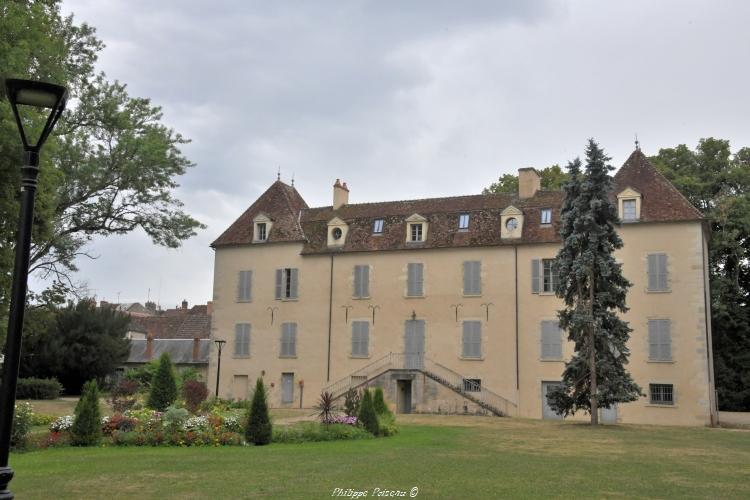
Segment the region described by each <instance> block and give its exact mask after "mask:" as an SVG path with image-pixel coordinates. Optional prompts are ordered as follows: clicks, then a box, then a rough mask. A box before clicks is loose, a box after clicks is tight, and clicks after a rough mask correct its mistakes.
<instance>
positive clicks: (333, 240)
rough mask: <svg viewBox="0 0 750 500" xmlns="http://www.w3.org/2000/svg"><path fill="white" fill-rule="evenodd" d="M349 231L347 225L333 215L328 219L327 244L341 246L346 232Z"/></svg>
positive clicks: (344, 240)
mask: <svg viewBox="0 0 750 500" xmlns="http://www.w3.org/2000/svg"><path fill="white" fill-rule="evenodd" d="M348 232H349V225H348V224H347V223H346V222H345V221H344V220H343V219H340V218H339V217H334V218H333V219H331V220H329V221H328V238H327V240H328V241H327V242H328V246H329V247H342V246H344V244H345V242H346V234H347V233H348Z"/></svg>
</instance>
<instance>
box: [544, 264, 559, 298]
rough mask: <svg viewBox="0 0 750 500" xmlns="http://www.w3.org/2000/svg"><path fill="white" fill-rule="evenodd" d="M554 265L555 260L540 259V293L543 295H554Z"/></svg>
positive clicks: (555, 277) (555, 285)
mask: <svg viewBox="0 0 750 500" xmlns="http://www.w3.org/2000/svg"><path fill="white" fill-rule="evenodd" d="M554 263H555V259H542V292H544V293H555V288H556V287H557V271H556V270H555V268H554Z"/></svg>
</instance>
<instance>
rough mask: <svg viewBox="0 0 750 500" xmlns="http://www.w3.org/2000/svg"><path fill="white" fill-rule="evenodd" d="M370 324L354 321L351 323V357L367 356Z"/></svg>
mask: <svg viewBox="0 0 750 500" xmlns="http://www.w3.org/2000/svg"><path fill="white" fill-rule="evenodd" d="M369 330H370V323H368V322H367V321H354V322H353V323H352V355H354V356H367V350H368V345H367V344H368V341H369V338H368V337H369Z"/></svg>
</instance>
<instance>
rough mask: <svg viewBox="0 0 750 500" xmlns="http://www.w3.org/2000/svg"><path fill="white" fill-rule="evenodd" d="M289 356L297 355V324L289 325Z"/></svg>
mask: <svg viewBox="0 0 750 500" xmlns="http://www.w3.org/2000/svg"><path fill="white" fill-rule="evenodd" d="M289 355H290V356H296V355H297V323H289Z"/></svg>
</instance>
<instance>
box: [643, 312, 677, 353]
mask: <svg viewBox="0 0 750 500" xmlns="http://www.w3.org/2000/svg"><path fill="white" fill-rule="evenodd" d="M670 330H671V324H670V321H669V320H668V319H650V320H649V321H648V359H649V360H650V361H672V333H671V331H670Z"/></svg>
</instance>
